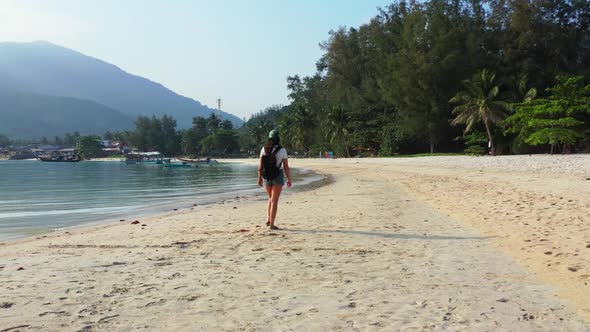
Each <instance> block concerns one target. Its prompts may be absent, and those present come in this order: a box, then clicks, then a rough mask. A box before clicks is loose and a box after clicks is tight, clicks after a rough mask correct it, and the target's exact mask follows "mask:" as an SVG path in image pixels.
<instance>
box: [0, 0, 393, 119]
mask: <svg viewBox="0 0 590 332" xmlns="http://www.w3.org/2000/svg"><path fill="white" fill-rule="evenodd" d="M389 3H391V0H389V1H385V0H316V1H312V0H298V1H294V0H293V1H286V0H284V1H280V0H276V1H272V0H250V1H239V0H217V1H214V0H210V1H199V0H194V1H190V0H169V1H165V0H157V1H156V0H51V1H46V0H0V40H1V41H33V40H47V41H49V42H52V43H55V44H59V45H62V46H65V47H68V48H72V49H74V50H77V51H80V52H82V53H84V54H87V55H90V56H93V57H96V58H99V59H102V60H104V61H107V62H110V63H112V64H115V65H117V66H119V67H121V68H122V69H124V70H125V71H128V72H130V73H133V74H136V75H140V76H144V77H146V78H149V79H151V80H153V81H156V82H159V83H162V84H163V85H165V86H167V87H168V88H170V89H172V90H174V91H176V92H178V93H180V94H182V95H185V96H187V97H191V98H194V99H197V100H199V101H201V102H202V103H204V104H207V105H209V106H212V107H213V106H215V105H216V99H217V98H221V99H222V103H223V104H222V109H223V110H224V111H226V112H230V113H233V114H235V115H237V116H239V117H246V118H248V117H249V116H250V115H251V114H252V113H255V112H258V111H259V110H262V109H264V108H265V107H266V106H269V105H272V104H286V103H287V102H288V101H287V89H286V78H287V76H289V75H294V74H300V75H309V74H312V73H313V72H314V70H315V62H316V61H317V60H318V58H319V57H320V55H321V54H322V52H321V50H320V48H319V46H318V44H319V43H320V42H321V41H324V40H326V39H327V38H328V32H329V31H330V30H331V29H334V30H335V29H337V28H338V27H339V26H359V25H361V24H363V23H366V22H368V21H369V19H370V18H371V17H373V16H374V15H375V14H376V13H377V8H378V7H386V6H387V5H388V4H389Z"/></svg>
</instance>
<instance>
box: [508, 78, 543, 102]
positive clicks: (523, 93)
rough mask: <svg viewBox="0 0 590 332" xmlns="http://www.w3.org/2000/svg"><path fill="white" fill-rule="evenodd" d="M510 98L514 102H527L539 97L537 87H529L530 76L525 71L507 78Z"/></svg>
mask: <svg viewBox="0 0 590 332" xmlns="http://www.w3.org/2000/svg"><path fill="white" fill-rule="evenodd" d="M506 83H507V85H508V89H509V90H510V92H509V93H508V96H509V98H510V99H511V100H512V101H513V102H514V103H527V102H529V101H531V100H533V99H535V98H536V97H537V89H535V88H529V85H528V83H529V76H528V75H527V73H525V72H520V73H517V74H515V75H513V76H511V77H510V78H509V79H508V80H507V82H506Z"/></svg>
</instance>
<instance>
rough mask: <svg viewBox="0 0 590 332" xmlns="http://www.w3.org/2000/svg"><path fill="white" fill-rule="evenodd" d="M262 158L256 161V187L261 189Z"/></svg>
mask: <svg viewBox="0 0 590 332" xmlns="http://www.w3.org/2000/svg"><path fill="white" fill-rule="evenodd" d="M262 184H263V182H262V157H260V159H259V160H258V185H259V186H261V187H262Z"/></svg>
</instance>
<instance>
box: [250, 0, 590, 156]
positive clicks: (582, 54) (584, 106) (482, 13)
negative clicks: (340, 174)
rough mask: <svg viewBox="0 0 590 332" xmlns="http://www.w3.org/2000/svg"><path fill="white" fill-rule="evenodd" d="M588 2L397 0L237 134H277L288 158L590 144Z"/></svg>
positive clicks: (335, 39)
mask: <svg viewBox="0 0 590 332" xmlns="http://www.w3.org/2000/svg"><path fill="white" fill-rule="evenodd" d="M589 28H590V6H588V3H587V1H585V0H567V1H564V0H543V1H532V0H486V1H478V0H430V1H420V2H419V1H396V2H394V3H393V4H391V5H390V6H388V7H387V8H383V9H380V10H379V12H378V14H377V15H376V16H375V17H373V18H372V19H371V20H370V22H369V23H367V24H364V25H362V26H360V27H358V28H357V27H351V28H345V27H341V28H339V29H337V30H335V31H331V32H330V36H329V39H328V40H327V41H325V42H323V43H322V44H321V47H322V49H323V51H324V54H323V55H322V56H321V58H320V59H318V61H317V63H316V68H317V70H316V73H315V74H313V75H311V76H305V77H300V76H299V75H294V76H291V77H289V78H288V79H287V87H288V89H289V92H290V94H289V100H290V102H291V103H290V105H289V106H287V107H276V106H273V107H269V108H268V109H267V110H265V111H263V112H261V113H258V114H256V115H255V116H253V117H252V118H251V119H250V120H249V121H248V122H247V123H246V124H245V125H244V127H243V130H242V132H241V133H240V134H241V137H242V138H241V141H242V142H245V143H246V144H251V142H257V143H258V144H260V139H261V138H262V137H263V134H264V133H265V132H268V130H269V128H272V127H279V128H280V129H281V133H282V135H281V136H282V138H283V145H285V146H287V147H288V148H290V150H291V151H299V152H301V153H302V154H306V155H312V156H313V155H316V154H317V153H318V151H326V150H334V151H336V152H337V154H339V155H340V156H351V155H353V154H370V155H383V156H389V155H393V154H397V153H417V152H426V151H428V152H435V151H449V152H452V151H456V152H459V151H462V150H464V149H465V150H466V152H467V153H473V154H483V153H486V152H487V151H489V152H490V153H492V154H496V153H531V152H545V151H549V150H551V151H553V150H554V149H559V150H560V151H572V152H575V151H584V149H588V148H589V145H590V144H589V143H590V142H588V137H589V128H590V107H589V106H588V105H589V100H590V86H589V85H588V83H589V81H588V79H589V73H590V32H589Z"/></svg>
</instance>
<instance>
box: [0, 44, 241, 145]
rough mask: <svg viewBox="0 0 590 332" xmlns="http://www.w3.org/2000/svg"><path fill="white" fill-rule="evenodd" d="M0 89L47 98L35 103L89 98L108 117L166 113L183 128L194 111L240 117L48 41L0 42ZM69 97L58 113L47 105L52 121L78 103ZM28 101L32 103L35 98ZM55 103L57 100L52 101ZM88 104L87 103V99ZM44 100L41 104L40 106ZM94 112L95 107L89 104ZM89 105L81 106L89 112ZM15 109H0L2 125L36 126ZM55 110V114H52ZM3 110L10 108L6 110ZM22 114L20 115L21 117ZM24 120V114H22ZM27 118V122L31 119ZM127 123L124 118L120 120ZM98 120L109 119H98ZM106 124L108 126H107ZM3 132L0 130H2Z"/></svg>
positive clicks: (237, 122)
mask: <svg viewBox="0 0 590 332" xmlns="http://www.w3.org/2000/svg"><path fill="white" fill-rule="evenodd" d="M0 92H4V93H12V94H14V93H21V94H32V95H42V96H46V97H47V98H45V99H43V98H41V99H39V98H34V101H35V102H41V101H45V100H49V99H50V98H48V96H56V97H70V98H75V99H77V100H87V101H89V102H90V101H92V102H94V103H95V104H92V105H95V106H96V105H97V104H96V103H98V104H102V105H104V106H103V107H102V109H103V110H105V109H110V110H111V113H109V116H107V117H105V118H106V119H112V120H117V121H119V120H121V119H120V118H119V117H117V116H114V114H113V113H112V112H113V111H115V112H116V111H118V112H120V114H122V115H124V116H126V117H129V118H132V119H135V118H136V117H137V116H138V115H147V116H151V115H158V116H161V115H163V114H169V115H171V116H172V117H174V118H175V119H176V120H177V123H178V126H179V127H180V128H187V127H189V126H190V125H191V123H192V118H193V117H195V116H202V117H208V116H209V115H210V114H211V113H213V112H215V113H216V114H217V115H220V117H221V118H222V119H229V120H230V121H232V122H233V123H234V125H235V126H240V125H241V124H242V121H241V120H240V119H239V118H238V117H236V116H234V115H232V114H228V113H224V112H218V111H216V110H214V109H211V108H209V107H207V106H205V105H203V104H201V103H200V102H198V101H196V100H193V99H190V98H187V97H184V96H181V95H178V94H177V93H175V92H174V91H171V90H170V89H167V88H166V87H164V86H162V85H161V84H159V83H155V82H152V81H150V80H148V79H145V78H143V77H139V76H135V75H132V74H129V73H127V72H125V71H123V70H121V69H120V68H118V67H116V66H114V65H112V64H109V63H106V62H104V61H102V60H98V59H95V58H92V57H89V56H86V55H84V54H81V53H79V52H76V51H73V50H70V49H67V48H64V47H61V46H57V45H53V44H51V43H48V42H33V43H0ZM67 100H69V99H61V101H62V102H63V107H64V108H65V109H64V110H62V111H61V113H60V112H57V110H56V109H55V108H49V107H47V108H45V109H46V111H47V112H54V113H52V114H51V115H52V116H53V117H54V120H55V122H54V123H55V124H56V125H57V124H58V123H60V121H61V122H63V123H66V122H68V120H67V119H64V118H61V116H62V115H63V114H66V113H68V112H69V111H71V110H73V109H75V108H76V107H79V106H80V105H79V104H77V106H74V105H66V104H67V103H68V101H67ZM34 101H31V104H33V103H34ZM52 105H53V106H54V107H57V106H56V105H57V103H54V104H52ZM88 105H91V104H88ZM42 106H43V105H39V107H42ZM91 110H92V111H98V107H95V108H92V109H91ZM91 110H80V112H83V113H84V114H86V115H85V116H89V111H91ZM17 111H18V109H12V110H7V109H4V108H0V116H2V117H3V119H8V118H11V119H13V120H12V121H16V122H11V123H3V124H0V128H2V127H9V128H16V127H23V128H25V127H26V128H35V127H36V126H35V125H33V123H19V122H21V121H19V118H18V116H17V118H13V117H14V114H15V112H17ZM55 112H57V113H55ZM3 113H11V114H12V116H11V115H7V114H4V115H2V114H3ZM68 114H69V113H68ZM24 115H26V114H23V116H24ZM22 120H24V118H23V119H22ZM32 120H33V119H29V120H28V121H32ZM117 121H113V122H111V123H108V124H109V125H110V127H109V129H110V130H114V129H116V128H121V125H120V123H119V122H117ZM124 122H125V123H127V124H128V123H129V122H128V121H124ZM102 124H107V123H104V122H101V125H102ZM89 125H90V127H87V129H88V130H90V131H93V132H95V133H99V134H100V133H102V132H100V130H102V129H104V126H102V127H100V128H99V127H98V126H97V127H96V128H94V129H93V127H92V124H89ZM107 127H108V126H107ZM54 129H55V134H58V132H59V133H64V132H66V131H67V130H69V129H65V128H59V127H54ZM0 133H2V132H0ZM19 136H21V137H39V136H40V133H38V132H36V131H22V132H20V133H19Z"/></svg>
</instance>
